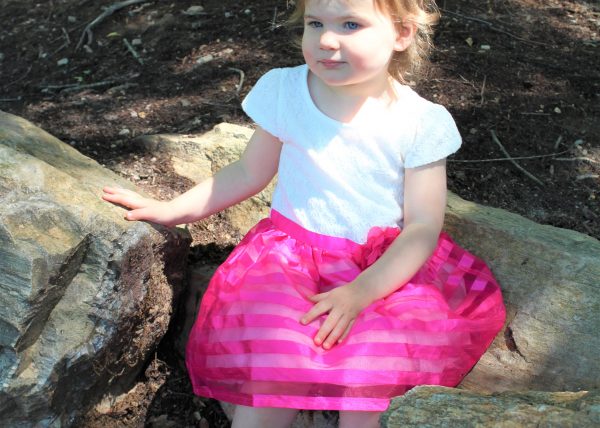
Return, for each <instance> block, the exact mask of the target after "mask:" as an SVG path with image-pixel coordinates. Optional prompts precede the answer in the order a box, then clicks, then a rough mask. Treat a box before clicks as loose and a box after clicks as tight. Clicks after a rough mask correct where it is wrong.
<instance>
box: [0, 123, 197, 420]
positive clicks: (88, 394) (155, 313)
mask: <svg viewBox="0 0 600 428" xmlns="http://www.w3.org/2000/svg"><path fill="white" fill-rule="evenodd" d="M104 185H118V186H122V187H126V188H132V185H131V184H130V183H128V182H127V181H125V180H123V179H120V178H119V177H117V176H116V175H115V174H113V173H111V172H110V171H108V170H106V169H104V168H102V167H101V166H100V165H98V164H97V163H96V162H94V161H92V160H91V159H89V158H87V157H85V156H83V155H81V154H80V153H78V152H77V151H76V150H74V149H73V148H71V147H69V146H68V145H66V144H64V143H62V142H60V141H59V140H57V139H56V138H54V137H52V136H51V135H49V134H47V133H46V132H44V131H42V130H41V129H39V128H37V127H35V126H34V125H33V124H31V123H30V122H27V121H26V120H24V119H20V118H18V117H16V116H13V115H10V114H7V113H4V112H0V414H1V415H2V425H3V426H8V427H12V426H62V425H69V424H70V423H71V422H72V420H73V418H74V417H76V416H77V415H78V414H79V413H81V412H82V411H83V410H85V409H86V407H87V406H89V405H91V404H93V403H94V401H96V400H97V399H98V398H100V397H101V396H102V395H103V394H104V393H105V392H106V391H107V389H108V388H110V387H113V386H117V385H118V384H120V383H121V384H124V383H128V382H130V381H131V380H132V378H133V377H134V376H135V375H136V374H137V373H138V371H139V369H140V368H141V365H142V364H143V362H144V360H145V358H146V356H147V355H148V354H149V352H150V351H151V350H153V349H154V347H155V345H156V344H157V342H158V341H159V340H160V338H161V337H162V335H163V334H164V333H165V332H166V329H167V326H168V324H169V320H170V314H171V310H172V305H173V298H174V295H175V294H176V293H177V292H178V290H179V288H178V287H179V285H180V283H181V281H182V278H183V272H184V263H185V260H186V253H187V249H188V247H189V243H190V239H189V236H188V235H187V234H186V233H183V232H182V231H180V230H175V229H172V230H167V229H162V228H156V227H153V226H151V225H149V224H144V223H129V222H126V221H124V220H123V209H121V208H118V207H115V206H112V205H110V204H108V203H106V202H103V201H102V200H101V199H100V193H101V192H100V190H101V188H102V186H104Z"/></svg>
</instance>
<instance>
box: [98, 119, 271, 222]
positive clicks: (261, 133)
mask: <svg viewBox="0 0 600 428" xmlns="http://www.w3.org/2000/svg"><path fill="white" fill-rule="evenodd" d="M280 153H281V141H279V139H277V138H276V137H274V136H273V135H271V134H270V133H268V132H267V131H265V130H263V129H261V128H257V129H256V131H255V132H254V134H253V135H252V138H250V141H249V142H248V145H247V146H246V149H245V150H244V153H243V154H242V156H241V157H240V159H239V160H237V161H235V162H233V163H231V164H229V165H227V166H226V167H224V168H223V169H221V170H220V171H218V172H217V173H216V174H215V175H214V176H212V177H210V178H208V179H206V180H204V181H202V182H201V183H200V184H198V185H196V186H195V187H193V188H192V189H190V190H188V191H187V192H185V193H183V194H181V195H179V196H178V197H176V198H175V199H173V200H171V201H168V202H162V201H157V200H155V199H150V198H144V197H142V196H140V195H139V194H137V193H135V192H132V191H130V190H125V189H119V188H113V187H105V188H104V189H103V191H104V193H103V195H102V199H104V200H105V201H108V202H112V203H115V204H118V205H122V206H124V207H126V208H129V209H130V210H131V211H128V212H127V214H126V215H125V218H126V219H127V220H147V221H151V222H153V223H159V224H163V225H165V226H175V225H177V224H184V223H191V222H194V221H196V220H200V219H202V218H204V217H208V216H209V215H211V214H214V213H216V212H219V211H221V210H223V209H225V208H227V207H229V206H231V205H234V204H236V203H238V202H241V201H243V200H245V199H247V198H249V197H250V196H253V195H255V194H256V193H258V192H260V191H261V190H262V189H264V188H265V187H266V185H267V184H269V182H270V181H271V179H272V178H273V177H274V176H275V174H276V173H277V168H278V166H279V154H280Z"/></svg>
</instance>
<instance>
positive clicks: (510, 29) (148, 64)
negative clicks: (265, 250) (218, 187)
mask: <svg viewBox="0 0 600 428" xmlns="http://www.w3.org/2000/svg"><path fill="white" fill-rule="evenodd" d="M292 3H293V2H292V1H287V0H286V1H283V0H247V1H245V2H234V1H222V0H219V1H217V0H203V1H202V2H201V5H202V9H201V10H200V9H198V8H196V9H189V8H190V6H199V3H195V2H192V1H189V0H179V1H177V2H175V1H173V2H170V1H146V2H138V3H136V4H133V5H130V6H128V7H125V8H122V9H120V10H116V11H115V12H114V13H113V14H111V15H109V16H107V17H106V18H105V19H103V20H102V21H101V22H100V23H99V24H98V25H96V26H94V27H93V28H92V29H91V32H88V33H85V32H84V28H85V27H86V25H87V24H89V23H90V22H91V21H93V20H94V19H95V18H96V17H98V16H99V15H100V14H101V13H102V12H103V10H104V8H105V7H108V6H110V5H112V4H113V1H90V0H77V1H76V0H49V1H47V2H34V1H30V0H2V1H1V2H0V4H1V6H2V7H1V8H0V22H2V23H3V25H2V26H1V27H0V109H1V110H4V111H7V112H10V113H13V114H16V115H19V116H22V117H25V118H27V119H29V120H30V121H32V122H34V123H35V124H37V125H38V126H40V127H42V128H43V129H45V130H47V131H48V132H50V133H51V134H53V135H55V136H57V137H58V138H60V139H62V140H63V141H65V142H67V143H69V144H71V145H72V146H73V147H75V148H76V149H78V150H79V151H81V152H82V153H84V154H85V155H87V156H89V157H91V158H93V159H95V160H97V161H98V162H99V163H101V164H103V165H105V166H106V167H108V168H110V169H112V170H114V171H115V172H117V173H119V174H121V175H122V176H125V177H127V178H128V179H130V180H131V181H133V182H134V183H136V184H137V185H138V186H139V187H140V188H142V189H143V190H144V191H146V192H148V193H149V194H151V195H153V196H155V197H160V198H168V197H172V196H173V195H175V194H178V193H180V192H182V191H184V190H186V189H187V188H189V187H190V186H191V185H192V183H190V182H189V181H186V180H183V179H182V178H181V177H179V176H177V175H176V174H174V173H173V170H172V168H171V167H170V165H169V163H168V162H166V161H165V160H164V159H161V158H160V157H159V156H157V155H156V154H153V153H145V152H142V151H140V149H139V148H138V147H137V146H135V145H134V144H131V142H132V140H133V139H134V138H135V137H136V136H139V135H143V134H156V133H180V134H190V133H194V134H196V133H202V132H204V131H206V130H209V129H211V128H212V127H213V126H214V125H216V124H218V123H220V122H223V121H227V122H232V123H238V124H250V121H249V119H248V118H247V117H246V116H245V115H244V113H243V112H242V110H241V108H240V101H241V100H242V99H243V97H244V96H245V94H246V93H247V92H248V90H249V89H250V88H251V87H252V85H253V84H254V83H255V82H256V80H257V79H258V78H259V77H260V76H261V75H262V74H264V73H265V72H266V71H267V70H269V69H271V68H273V67H284V66H292V65H297V64H299V63H300V62H301V60H302V58H301V55H300V53H299V52H298V50H297V48H296V47H294V45H293V44H292V43H291V42H290V40H291V38H292V37H291V35H292V34H291V33H292V31H291V30H289V29H287V28H286V27H285V26H283V25H282V23H283V22H284V21H285V18H286V17H287V16H288V14H289V12H290V10H289V6H290V5H291V4H292ZM439 6H440V7H441V8H442V18H441V21H440V23H439V25H438V28H437V34H436V37H435V44H436V47H437V50H436V51H435V52H434V54H433V56H432V64H431V67H430V70H429V72H428V73H427V75H426V76H425V77H424V78H422V79H421V80H419V81H418V82H417V83H416V84H415V88H416V90H417V91H418V92H419V93H420V94H421V95H422V96H424V97H425V98H428V99H431V100H433V101H435V102H438V103H441V104H443V105H444V106H446V107H447V108H448V109H449V110H450V112H451V113H452V114H453V115H454V118H455V119H456V122H457V124H458V127H459V129H460V131H461V133H462V136H463V140H464V144H463V147H462V149H461V150H460V151H459V152H458V153H457V154H456V155H454V156H452V157H451V159H450V160H449V163H448V176H449V188H450V189H451V190H452V191H453V192H455V193H457V194H458V195H460V196H461V197H463V198H465V199H468V200H471V201H475V202H478V203H482V204H486V205H490V206H494V207H499V208H503V209H506V210H509V211H511V212H514V213H518V214H521V215H523V216H525V217H527V218H529V219H532V220H534V221H536V222H538V223H543V224H549V225H553V226H557V227H562V228H568V229H572V230H575V231H578V232H581V233H584V234H588V235H590V236H592V237H595V238H600V205H599V203H598V199H599V198H600V194H599V193H600V190H599V189H600V186H599V185H600V178H599V176H600V138H599V136H600V124H599V122H600V121H599V120H598V117H599V110H600V102H599V93H600V61H599V60H598V58H600V55H599V52H598V46H599V44H600V35H599V34H600V6H599V5H598V3H596V2H592V1H589V2H588V1H583V0H580V1H575V0H544V1H541V0H538V1H536V0H488V1H485V2H484V1H481V0H461V1H458V0H444V1H440V4H439ZM194 10H195V11H196V13H192V12H193V11H194ZM186 12H187V13H186ZM86 34H88V35H89V37H88V36H86ZM82 37H83V39H81V40H82V43H81V46H79V48H77V45H78V42H79V41H80V38H82ZM126 41H127V42H126ZM127 44H129V45H130V47H128V46H127ZM134 52H135V55H134ZM492 133H493V134H494V135H495V136H496V137H497V138H496V140H495V139H494V138H493V136H492ZM498 141H499V142H500V143H501V145H502V146H503V148H504V150H505V151H503V149H501V147H500V144H498ZM508 156H510V157H512V158H513V161H510V160H507V157H508ZM523 158H525V159H523ZM192 233H193V235H194V248H193V251H192V252H191V254H192V260H191V262H195V261H198V260H201V259H202V258H210V260H211V261H212V262H219V261H220V260H222V259H223V257H224V256H225V255H226V254H227V252H228V251H230V249H231V245H233V244H235V242H236V241H237V240H239V236H237V235H235V234H232V233H231V230H230V228H229V227H228V226H227V225H226V224H223V223H222V222H221V220H220V217H219V216H214V217H213V218H211V219H209V220H206V221H204V222H201V223H200V224H199V225H197V226H195V227H194V228H193V229H192ZM173 340H174V339H173V335H167V337H165V339H164V340H163V342H162V343H161V345H160V346H159V348H158V350H157V353H156V356H155V358H153V359H152V361H150V362H149V364H148V366H147V369H146V370H145V373H144V374H142V375H141V376H140V379H139V384H138V385H137V386H136V388H135V389H134V390H132V391H131V392H130V393H129V394H126V395H124V396H123V397H122V399H121V400H120V401H118V402H117V403H113V404H112V406H108V405H105V406H99V407H97V408H96V410H94V411H93V412H91V413H90V414H88V416H87V417H86V418H85V419H84V420H82V421H80V422H79V425H80V426H90V427H92V426H100V425H102V426H109V427H111V426H112V427H133V426H136V427H137V426H151V427H154V426H157V427H158V426H161V427H162V426H200V427H208V426H210V427H221V426H223V427H224V426H228V422H227V420H226V418H225V417H224V415H223V413H222V411H221V410H220V408H219V406H218V405H217V404H216V403H215V402H213V401H211V400H205V399H201V398H197V397H194V395H193V394H192V393H191V387H190V385H189V382H188V380H187V377H186V373H185V370H184V369H183V367H182V365H181V362H180V358H179V357H178V355H177V354H176V353H174V352H173V351H172V349H173V347H172V344H173Z"/></svg>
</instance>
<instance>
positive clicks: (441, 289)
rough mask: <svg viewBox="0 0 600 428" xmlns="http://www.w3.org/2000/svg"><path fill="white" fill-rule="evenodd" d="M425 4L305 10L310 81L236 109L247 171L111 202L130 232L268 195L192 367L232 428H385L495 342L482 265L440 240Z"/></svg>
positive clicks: (200, 390) (279, 76)
mask: <svg viewBox="0 0 600 428" xmlns="http://www.w3.org/2000/svg"><path fill="white" fill-rule="evenodd" d="M425 3H427V1H424V0H306V1H297V5H296V11H295V13H294V19H296V20H298V21H302V22H303V23H304V33H303V37H302V52H303V55H304V58H305V60H306V64H305V65H301V66H299V67H294V68H284V69H274V70H271V71H270V72H268V73H267V74H265V75H264V76H263V77H262V78H261V79H260V80H259V81H258V82H257V84H256V86H255V87H254V88H253V89H252V91H251V92H250V93H249V94H248V96H247V97H246V99H245V100H244V102H243V104H242V106H243V108H244V110H245V112H246V113H247V114H248V115H249V116H250V117H251V118H252V119H253V120H254V121H255V122H256V124H257V129H256V131H255V132H254V135H253V136H252V138H251V140H250V141H249V143H248V146H247V148H246V150H245V151H244V153H243V155H242V156H241V158H240V160H238V161H237V162H235V163H233V164H231V165H229V166H227V167H226V168H224V169H222V170H221V171H219V172H218V173H217V174H216V175H215V176H214V177H212V178H210V179H208V180H206V181H204V182H202V183H200V184H199V185H197V186H196V187H194V188H193V189H191V190H190V191H188V192H186V193H184V194H183V195H181V196H179V197H177V198H175V199H174V200H172V201H170V202H159V201H155V200H150V199H145V198H142V197H141V196H139V195H137V194H135V193H133V192H130V191H126V190H121V189H114V188H106V189H105V194H104V199H106V200H108V201H111V202H114V203H118V204H121V205H123V206H125V207H128V208H131V209H132V210H131V211H129V212H128V213H127V218H128V219H129V220H148V221H152V222H156V223H161V224H165V225H175V224H181V223H187V222H192V221H195V220H198V219H201V218H203V217H206V216H208V215H210V214H213V213H215V212H217V211H219V210H222V209H224V208H226V207H228V206H230V205H232V204H234V203H237V202H239V201H241V200H244V199H245V198H248V197H250V196H251V195H253V194H255V193H257V192H259V191H260V190H261V189H263V188H264V187H265V186H266V185H267V183H269V182H270V181H271V179H272V178H273V176H274V175H275V174H276V173H277V174H278V183H277V187H276V190H275V193H274V195H273V201H272V211H271V215H270V218H267V219H264V220H262V221H260V222H259V223H258V224H257V225H256V226H255V227H254V228H253V229H252V230H251V231H250V232H249V233H248V234H247V235H246V236H245V237H244V239H243V240H242V241H241V242H240V244H239V245H238V246H237V247H236V249H235V250H234V251H233V252H232V254H231V255H230V256H229V258H228V259H227V261H225V263H223V265H222V266H221V267H219V269H218V270H217V272H216V273H215V275H214V277H213V278H212V280H211V282H210V285H209V287H208V290H207V291H206V294H205V295H204V297H203V300H202V304H201V308H200V311H199V315H198V318H197V320H196V323H195V325H194V327H193V329H192V332H191V334H190V338H189V342H188V346H187V355H186V363H187V367H188V370H189V374H190V377H191V380H192V384H193V387H194V392H195V393H196V394H198V395H203V396H207V397H213V398H216V399H219V400H224V401H229V402H232V403H235V404H237V405H238V406H237V407H236V411H235V416H234V422H233V426H234V427H277V426H288V425H289V424H290V423H291V421H292V420H293V418H294V416H295V414H296V412H297V409H330V410H339V411H340V425H341V426H347V427H357V426H360V427H369V426H377V424H378V418H379V415H380V413H381V412H382V411H383V410H385V409H386V408H387V407H388V404H389V400H390V398H391V397H394V396H398V395H402V394H404V393H405V392H406V391H407V390H409V389H410V388H412V387H413V386H415V385H422V384H435V385H446V386H455V385H457V384H458V383H459V382H460V381H461V379H462V378H463V377H464V376H465V375H466V374H467V372H468V371H469V370H470V369H471V367H472V366H473V365H474V364H475V363H476V362H477V360H478V359H479V358H480V356H481V355H482V354H483V352H484V351H485V349H486V348H487V347H488V346H489V344H490V343H491V342H492V340H493V339H494V336H495V335H496V333H497V332H498V331H499V330H500V329H501V328H502V325H503V322H504V317H505V312H504V306H503V303H502V297H501V294H500V289H499V287H498V284H497V283H496V281H495V280H494V278H493V277H492V275H491V273H490V271H489V269H488V268H487V267H486V265H485V264H484V263H483V262H482V261H481V260H479V259H477V258H476V257H474V256H473V255H471V254H469V253H468V252H467V251H465V250H464V249H461V248H460V247H458V246H457V245H456V244H455V243H454V242H452V241H451V240H450V238H449V237H448V236H447V235H445V234H444V233H440V231H441V228H442V224H443V219H444V209H445V205H446V167H445V158H446V157H447V156H448V155H450V154H451V153H453V152H455V151H456V150H457V149H458V148H459V146H460V143H461V139H460V135H459V133H458V131H457V129H456V126H455V124H454V121H453V120H452V118H451V116H450V114H449V113H448V112H447V111H446V110H445V109H444V108H443V107H441V106H439V105H436V104H433V103H431V102H429V101H426V100H424V99H423V98H421V97H419V96H418V95H417V94H416V93H415V92H413V90H412V89H410V88H409V87H408V86H406V85H404V84H403V83H404V82H405V76H406V74H407V73H409V72H412V73H414V72H415V70H416V65H418V62H419V60H420V59H421V58H422V56H423V53H424V51H425V50H426V47H427V45H428V41H429V39H428V38H429V31H430V26H431V23H432V21H433V20H434V19H433V18H435V13H434V12H433V8H434V5H432V4H425Z"/></svg>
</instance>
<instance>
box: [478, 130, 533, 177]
mask: <svg viewBox="0 0 600 428" xmlns="http://www.w3.org/2000/svg"><path fill="white" fill-rule="evenodd" d="M490 134H492V140H494V143H496V144H497V145H498V147H500V150H502V153H504V155H505V156H506V158H507V159H508V160H510V161H511V163H512V164H513V165H514V166H515V167H517V169H518V170H519V171H521V172H522V173H523V174H525V175H526V176H527V177H529V178H530V179H532V180H533V181H535V182H536V183H537V184H539V185H540V186H543V185H544V183H542V182H541V181H540V179H539V178H537V177H536V176H535V175H533V174H531V173H530V172H529V171H527V170H526V169H525V168H523V167H522V166H521V165H519V164H518V163H517V162H515V160H514V159H513V158H512V157H511V156H510V154H509V153H508V152H507V151H506V149H505V148H504V146H503V145H502V143H501V142H500V140H499V139H498V137H497V136H496V133H495V132H494V130H493V129H492V130H490Z"/></svg>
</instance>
